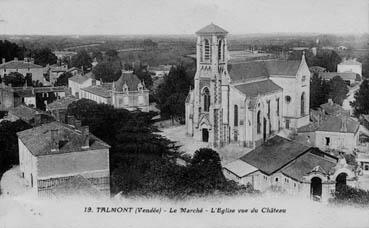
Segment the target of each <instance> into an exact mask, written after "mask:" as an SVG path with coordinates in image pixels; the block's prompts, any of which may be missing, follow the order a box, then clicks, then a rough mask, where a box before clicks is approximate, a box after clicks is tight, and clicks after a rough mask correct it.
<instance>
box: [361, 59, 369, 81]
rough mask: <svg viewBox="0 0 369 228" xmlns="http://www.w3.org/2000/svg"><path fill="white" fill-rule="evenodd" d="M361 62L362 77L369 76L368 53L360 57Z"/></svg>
mask: <svg viewBox="0 0 369 228" xmlns="http://www.w3.org/2000/svg"><path fill="white" fill-rule="evenodd" d="M360 61H361V63H362V75H363V78H369V54H367V55H365V56H364V57H362V58H361V59H360Z"/></svg>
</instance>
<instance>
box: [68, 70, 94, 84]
mask: <svg viewBox="0 0 369 228" xmlns="http://www.w3.org/2000/svg"><path fill="white" fill-rule="evenodd" d="M90 78H92V79H95V75H94V74H93V73H92V72H88V73H87V74H85V75H82V74H77V75H74V76H73V77H70V78H69V80H71V81H74V82H77V83H79V84H81V83H83V82H85V81H87V80H88V79H90Z"/></svg>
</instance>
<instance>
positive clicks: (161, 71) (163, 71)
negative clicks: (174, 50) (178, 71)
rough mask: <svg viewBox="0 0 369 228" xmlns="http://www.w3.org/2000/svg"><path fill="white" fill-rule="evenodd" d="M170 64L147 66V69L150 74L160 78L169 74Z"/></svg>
mask: <svg viewBox="0 0 369 228" xmlns="http://www.w3.org/2000/svg"><path fill="white" fill-rule="evenodd" d="M171 68H172V65H159V66H157V67H148V71H149V72H150V73H151V74H152V77H153V78H162V77H164V76H165V75H168V74H169V71H170V69H171Z"/></svg>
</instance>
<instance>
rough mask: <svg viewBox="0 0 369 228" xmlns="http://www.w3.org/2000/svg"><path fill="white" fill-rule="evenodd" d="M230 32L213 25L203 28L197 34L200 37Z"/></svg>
mask: <svg viewBox="0 0 369 228" xmlns="http://www.w3.org/2000/svg"><path fill="white" fill-rule="evenodd" d="M227 33H228V31H226V30H224V29H222V28H221V27H219V26H218V25H215V24H213V23H211V24H209V25H207V26H205V27H203V28H202V29H200V30H199V31H197V32H196V34H198V35H203V34H204V35H208V34H227Z"/></svg>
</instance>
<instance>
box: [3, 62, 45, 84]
mask: <svg viewBox="0 0 369 228" xmlns="http://www.w3.org/2000/svg"><path fill="white" fill-rule="evenodd" d="M44 71H45V70H44V67H42V66H40V65H37V64H34V62H33V59H29V58H25V59H24V60H18V58H14V60H12V61H9V62H5V59H4V58H3V59H2V64H0V76H1V78H4V76H5V75H8V74H9V73H11V72H18V73H21V74H22V75H23V76H25V77H26V76H28V75H29V76H32V81H39V82H41V83H43V84H44V85H46V84H48V83H47V81H46V79H45V77H44Z"/></svg>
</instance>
